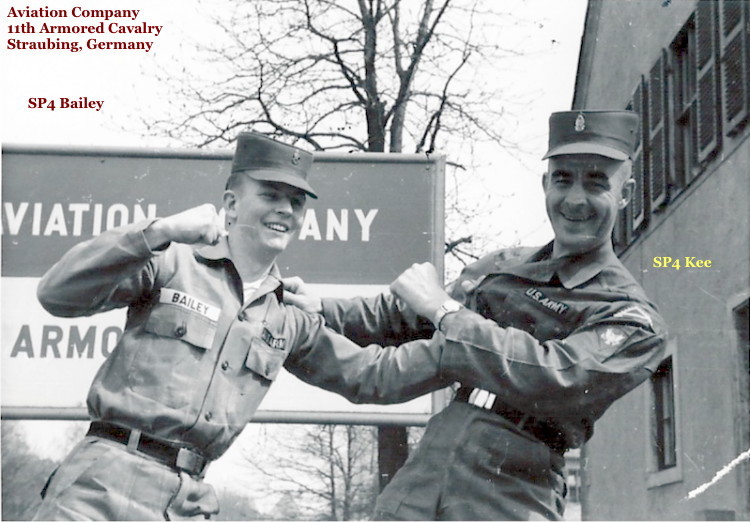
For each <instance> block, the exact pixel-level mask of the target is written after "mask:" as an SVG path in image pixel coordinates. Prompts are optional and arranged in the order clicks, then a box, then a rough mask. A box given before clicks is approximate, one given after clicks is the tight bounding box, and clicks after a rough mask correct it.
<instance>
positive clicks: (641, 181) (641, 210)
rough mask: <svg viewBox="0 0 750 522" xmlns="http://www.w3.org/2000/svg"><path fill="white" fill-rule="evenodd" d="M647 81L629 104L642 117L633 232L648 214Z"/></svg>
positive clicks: (641, 81)
mask: <svg viewBox="0 0 750 522" xmlns="http://www.w3.org/2000/svg"><path fill="white" fill-rule="evenodd" d="M644 84H645V80H644V79H643V77H641V78H640V79H639V81H638V86H637V87H636V88H635V92H633V96H632V98H631V100H630V103H629V104H628V109H630V110H632V111H633V112H636V113H638V115H639V116H640V117H641V121H640V124H639V125H638V140H637V142H636V146H635V153H634V154H633V180H635V190H634V191H633V199H631V200H630V203H628V206H631V207H632V213H631V214H632V227H633V230H634V231H635V230H638V228H639V227H640V226H641V225H642V224H643V222H644V220H645V216H646V214H647V212H648V209H647V208H646V207H647V205H646V191H645V183H646V182H647V176H646V161H647V159H646V153H645V151H646V147H645V146H644V126H645V125H646V124H647V121H646V111H645V109H646V103H645V101H646V97H645V85H644Z"/></svg>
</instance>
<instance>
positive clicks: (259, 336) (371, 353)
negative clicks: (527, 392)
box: [36, 133, 447, 520]
mask: <svg viewBox="0 0 750 522" xmlns="http://www.w3.org/2000/svg"><path fill="white" fill-rule="evenodd" d="M311 164H312V155H311V154H310V153H308V152H305V151H303V150H301V149H297V148H295V147H291V146H289V145H285V144H282V143H279V142H275V141H273V140H271V139H269V138H267V137H265V136H262V135H258V134H253V133H243V134H241V135H240V136H239V138H238V140H237V149H236V152H235V156H234V160H233V164H232V174H231V176H230V178H229V181H228V183H227V187H226V192H225V193H224V210H225V212H226V223H222V222H220V219H219V216H218V214H217V213H216V210H215V209H214V207H213V206H212V205H203V206H199V207H196V208H192V209H190V210H187V211H184V212H181V213H179V214H175V215H173V216H170V217H166V218H163V219H155V220H154V219H152V220H147V221H144V222H141V223H136V224H134V225H130V226H125V227H121V228H117V229H113V230H109V231H107V232H105V233H103V234H101V235H100V236H98V237H95V238H93V239H91V240H89V241H86V242H84V243H81V244H79V245H77V246H76V247H74V248H73V249H71V250H70V251H69V252H68V253H67V254H65V255H64V256H63V258H62V259H61V260H60V261H59V262H58V263H57V264H56V265H55V266H53V267H52V268H51V269H50V270H49V272H48V273H47V274H45V276H44V277H43V278H42V280H41V282H40V285H39V289H38V296H39V299H40V301H41V303H42V304H43V305H44V307H45V308H46V309H47V310H48V311H50V312H51V313H53V314H55V315H59V316H64V317H74V316H81V315H91V314H94V313H98V312H103V311H106V310H110V309H113V308H117V307H128V314H127V324H126V326H125V330H124V333H123V336H122V338H121V340H120V342H119V344H118V345H117V347H116V348H115V349H114V351H113V352H112V354H111V355H110V356H109V358H108V359H107V360H106V361H105V363H104V364H103V365H102V367H101V368H100V370H99V372H98V373H97V375H96V377H95V379H94V382H93V384H92V385H91V389H90V391H89V395H88V409H89V413H90V415H91V419H92V421H93V422H92V423H91V427H90V429H89V431H88V434H87V436H86V437H85V438H84V440H83V441H81V442H80V443H79V444H78V445H77V446H76V447H75V448H74V449H73V450H72V452H71V453H70V455H69V456H68V457H67V458H66V459H65V461H64V462H63V463H62V464H61V465H60V467H59V468H58V469H57V470H56V472H55V473H54V474H53V476H52V477H51V478H50V480H49V481H48V484H47V486H46V487H45V491H44V493H43V496H44V500H43V502H42V505H41V507H40V509H39V511H38V512H37V514H36V518H37V519H38V520H53V519H69V520H83V519H90V520H105V519H108V520H156V519H179V518H187V517H193V516H195V517H199V518H204V517H206V518H207V517H208V516H210V515H211V514H213V513H217V512H218V508H219V506H218V503H217V499H216V495H215V493H214V491H213V489H212V488H211V486H210V485H208V484H205V483H204V482H203V480H202V479H203V476H204V474H205V471H206V467H207V465H208V463H209V462H210V461H211V460H214V459H216V458H218V457H219V456H220V455H222V454H223V453H224V452H225V451H226V449H227V448H228V447H229V445H230V444H231V443H232V441H233V440H234V439H235V438H236V437H237V435H239V433H240V431H241V430H242V429H243V428H244V427H245V425H246V424H247V423H248V421H250V419H251V417H252V416H253V414H254V412H255V410H256V409H257V407H258V405H259V404H260V402H261V400H262V399H263V396H264V395H265V394H266V392H267V391H268V388H269V386H270V385H271V384H272V383H273V381H274V379H275V378H276V376H277V374H278V373H279V371H280V369H281V368H282V366H283V367H286V368H287V369H288V370H289V371H291V372H292V373H293V374H295V375H297V376H298V377H299V378H301V379H303V380H304V381H307V382H309V383H311V384H314V385H317V386H320V387H322V388H326V389H329V390H332V391H335V392H338V393H340V394H342V395H344V396H345V397H347V398H349V399H350V400H352V401H357V402H363V401H371V402H392V401H401V400H404V399H409V398H412V397H415V396H417V395H420V394H422V393H425V392H427V391H430V390H434V389H438V388H440V387H443V386H445V385H446V383H447V381H441V380H440V379H438V377H437V374H438V358H437V357H435V354H436V353H437V352H434V353H433V352H430V350H431V348H430V347H424V346H416V345H415V346H414V350H403V349H402V348H399V349H397V350H394V349H393V348H391V349H381V348H379V347H376V346H371V347H368V348H364V349H363V348H360V347H359V346H357V345H355V344H354V343H352V342H351V341H349V340H347V339H346V338H345V337H342V336H340V335H338V334H335V333H333V332H332V331H330V330H328V329H326V328H325V327H324V325H323V321H322V319H321V318H320V317H319V316H317V315H310V314H307V313H305V312H303V311H301V310H299V309H297V308H295V307H288V306H285V305H284V300H283V289H282V285H281V280H280V274H279V271H278V268H277V267H276V265H275V259H276V256H277V255H278V254H279V253H281V252H282V251H283V250H284V249H285V248H286V246H287V245H288V244H289V241H290V240H291V238H292V236H293V235H295V234H296V233H297V232H298V230H299V227H300V223H301V219H302V213H303V208H304V206H305V201H306V197H307V196H310V197H316V195H315V192H314V191H313V189H312V187H311V186H310V184H309V183H308V181H307V174H308V170H309V168H310V165H311ZM185 189H186V190H189V187H186V188H185ZM185 189H183V190H185ZM225 224H226V231H225V230H224V225H225Z"/></svg>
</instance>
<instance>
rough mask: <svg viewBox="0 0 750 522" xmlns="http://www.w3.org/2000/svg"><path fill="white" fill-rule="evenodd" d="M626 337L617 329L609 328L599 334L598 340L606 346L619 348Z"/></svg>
mask: <svg viewBox="0 0 750 522" xmlns="http://www.w3.org/2000/svg"><path fill="white" fill-rule="evenodd" d="M625 337H626V335H625V334H623V333H622V332H621V331H620V330H619V328H613V327H609V328H607V329H606V330H604V331H603V332H601V333H600V334H599V338H600V339H601V340H602V342H603V343H604V344H606V345H607V346H612V347H614V346H619V345H620V343H622V342H623V341H624V340H625Z"/></svg>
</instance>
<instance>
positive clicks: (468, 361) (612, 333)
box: [391, 264, 666, 416]
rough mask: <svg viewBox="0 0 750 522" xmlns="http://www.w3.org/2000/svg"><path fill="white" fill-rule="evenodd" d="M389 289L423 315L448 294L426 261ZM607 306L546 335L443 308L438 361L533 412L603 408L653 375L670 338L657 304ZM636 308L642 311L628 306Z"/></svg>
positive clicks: (452, 373)
mask: <svg viewBox="0 0 750 522" xmlns="http://www.w3.org/2000/svg"><path fill="white" fill-rule="evenodd" d="M391 290H392V291H393V293H394V294H395V295H397V296H398V297H399V298H400V299H402V300H404V301H405V302H407V303H408V304H409V306H410V307H411V308H413V309H414V310H416V311H417V313H419V314H422V315H425V316H430V314H434V311H435V309H436V307H438V306H440V304H441V300H442V299H444V298H445V297H447V295H444V292H443V291H442V288H440V286H439V285H438V281H437V274H436V273H435V271H434V268H433V267H431V265H429V264H423V265H414V266H413V267H412V268H410V269H409V270H407V271H406V272H404V273H403V274H402V275H401V276H399V278H398V279H397V280H396V281H395V282H394V283H393V284H392V285H391ZM603 308H604V309H603V311H601V312H599V313H598V314H596V315H593V316H592V317H590V318H589V319H588V321H587V322H586V323H585V324H583V325H582V326H581V327H580V328H578V329H577V330H575V331H574V332H573V333H572V334H571V335H570V336H568V337H567V338H565V339H552V340H549V341H546V342H540V341H538V340H537V339H536V338H534V337H533V336H532V335H531V334H529V333H527V332H524V331H521V330H518V329H515V328H503V327H500V326H498V325H497V323H495V322H494V321H491V320H488V319H485V318H484V317H482V316H481V315H480V314H477V313H476V312H473V311H471V310H467V309H462V310H459V311H458V312H456V313H452V314H450V315H448V316H446V317H445V318H444V319H443V322H442V323H441V324H440V332H438V333H436V334H435V336H436V337H439V338H441V340H442V343H443V344H444V348H443V357H442V360H441V369H442V371H443V372H444V375H445V376H446V377H448V378H450V379H453V380H456V381H459V382H461V383H462V384H463V385H465V386H472V387H476V388H482V389H485V390H488V391H490V392H492V393H495V394H497V395H498V397H500V398H501V399H502V400H503V401H505V402H506V403H508V404H510V405H512V406H514V407H516V408H518V409H520V410H523V411H525V412H529V413H534V414H535V415H548V416H553V415H554V416H561V415H565V414H566V413H571V414H575V412H580V411H581V409H586V410H588V411H592V412H594V413H597V412H598V414H601V412H603V411H604V410H605V409H606V408H607V407H608V406H609V405H610V404H611V403H612V402H613V401H614V400H616V399H618V398H619V397H621V396H622V395H624V394H625V393H627V392H628V391H630V390H631V389H633V388H634V387H635V386H637V385H638V384H639V383H641V382H642V381H643V380H645V379H646V378H648V377H649V376H650V375H651V373H652V372H653V371H654V370H655V369H656V367H657V366H658V364H659V362H660V361H661V360H662V358H663V356H664V350H665V344H666V330H665V328H664V325H663V321H662V319H661V317H659V315H658V313H657V312H656V311H655V310H654V309H653V308H652V307H650V306H648V305H646V304H643V303H636V302H633V301H624V300H623V301H619V302H613V303H609V304H608V305H607V306H605V307H603ZM634 308H636V309H637V312H638V313H635V314H633V313H627V311H628V310H632V309H634ZM597 416H598V415H597Z"/></svg>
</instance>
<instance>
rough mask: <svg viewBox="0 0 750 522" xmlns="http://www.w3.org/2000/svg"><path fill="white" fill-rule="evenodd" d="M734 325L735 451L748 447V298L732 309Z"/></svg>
mask: <svg viewBox="0 0 750 522" xmlns="http://www.w3.org/2000/svg"><path fill="white" fill-rule="evenodd" d="M733 316H734V317H733V318H734V327H735V330H736V332H737V369H738V375H737V383H738V385H739V386H738V390H737V391H738V394H737V408H736V412H737V414H736V419H735V422H736V433H739V434H740V436H739V438H738V441H737V451H738V452H742V451H745V450H746V449H747V448H749V447H750V299H748V298H747V297H745V298H744V299H743V300H742V302H741V303H740V304H739V305H738V306H736V307H735V308H734V310H733ZM740 469H741V470H742V469H744V470H745V473H744V476H740V477H738V478H739V488H740V497H739V498H743V496H744V498H745V502H746V510H747V511H748V512H750V493H748V492H750V465H745V466H743V467H741V468H740Z"/></svg>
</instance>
